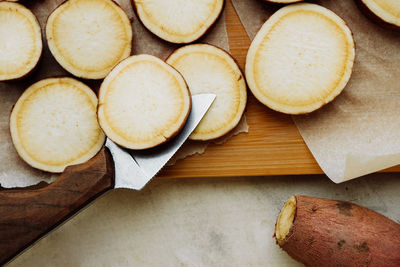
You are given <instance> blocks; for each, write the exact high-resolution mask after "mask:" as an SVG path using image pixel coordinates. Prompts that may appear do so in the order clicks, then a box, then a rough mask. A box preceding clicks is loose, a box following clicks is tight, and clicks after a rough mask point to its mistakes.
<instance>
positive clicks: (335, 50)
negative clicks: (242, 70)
mask: <svg viewBox="0 0 400 267" xmlns="http://www.w3.org/2000/svg"><path fill="white" fill-rule="evenodd" d="M354 57H355V48H354V41H353V37H352V34H351V32H350V30H349V28H348V27H347V26H346V24H345V22H344V21H343V20H342V19H341V18H339V17H338V16H337V15H336V14H334V13H333V12H332V11H330V10H328V9H326V8H324V7H322V6H319V5H315V4H293V5H289V6H286V7H283V8H281V9H280V10H278V11H277V12H276V13H275V14H273V15H272V16H271V17H270V18H269V19H268V20H267V21H266V22H265V24H264V25H263V26H262V28H261V30H260V31H259V32H258V33H257V35H256V37H255V38H254V40H253V42H252V44H251V46H250V49H249V51H248V54H247V58H246V79H247V82H248V85H249V88H250V90H251V91H252V92H253V94H254V95H255V97H256V98H257V99H258V100H259V101H260V102H262V103H263V104H264V105H266V106H268V107H270V108H272V109H274V110H276V111H280V112H283V113H288V114H302V113H309V112H312V111H314V110H316V109H318V108H320V107H321V106H323V105H325V104H326V103H328V102H330V101H332V100H333V99H334V98H335V97H336V96H337V95H339V94H340V92H341V91H342V90H343V88H344V87H345V86H346V84H347V82H348V81H349V79H350V76H351V72H352V68H353V62H354Z"/></svg>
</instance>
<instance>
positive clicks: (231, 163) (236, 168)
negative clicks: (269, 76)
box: [159, 0, 400, 178]
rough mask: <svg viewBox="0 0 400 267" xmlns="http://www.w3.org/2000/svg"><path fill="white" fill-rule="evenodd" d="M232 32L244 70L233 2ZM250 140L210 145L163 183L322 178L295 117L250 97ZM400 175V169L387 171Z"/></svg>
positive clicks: (244, 44) (242, 37)
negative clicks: (237, 178) (198, 179)
mask: <svg viewBox="0 0 400 267" xmlns="http://www.w3.org/2000/svg"><path fill="white" fill-rule="evenodd" d="M226 26H227V31H228V36H229V45H230V50H231V54H232V55H233V57H234V58H235V59H236V60H237V61H238V63H239V66H240V67H241V69H242V70H244V65H245V61H246V54H247V50H248V47H249V46H250V39H249V37H248V36H247V34H246V32H245V30H244V28H243V25H242V24H241V22H240V20H239V17H238V16H237V14H236V12H235V9H234V8H233V6H232V3H231V1H230V0H227V2H226ZM248 94H249V97H248V98H249V99H248V103H247V109H246V118H247V123H248V124H249V127H250V128H249V133H248V134H239V135H238V136H235V137H232V138H231V139H229V140H228V142H227V143H225V144H223V145H215V144H210V145H209V146H208V148H207V150H206V152H205V153H204V154H202V155H195V156H192V157H188V158H186V159H184V160H180V161H178V162H177V163H176V164H175V165H174V166H171V167H167V168H165V169H164V170H163V171H162V172H161V173H160V175H159V176H160V177H165V178H183V177H186V178H196V177H232V176H262V175H294V174H322V173H323V171H322V170H321V168H320V167H319V166H318V164H317V162H316V161H315V159H314V157H313V156H312V154H311V152H310V151H309V150H308V148H307V146H306V144H305V143H304V141H303V139H302V138H301V136H300V133H299V132H298V130H297V128H296V126H295V125H294V123H293V121H292V119H291V117H290V116H289V115H285V114H280V113H277V112H275V111H272V110H270V109H268V108H267V107H265V106H263V105H262V104H260V103H259V102H258V101H257V100H256V99H255V98H254V97H253V96H252V95H251V93H250V92H249V91H248ZM384 172H400V165H398V166H395V167H392V168H389V169H386V170H384Z"/></svg>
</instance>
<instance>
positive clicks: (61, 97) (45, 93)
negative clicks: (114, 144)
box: [10, 78, 105, 172]
mask: <svg viewBox="0 0 400 267" xmlns="http://www.w3.org/2000/svg"><path fill="white" fill-rule="evenodd" d="M96 109H97V97H96V95H95V94H94V93H93V91H92V90H91V89H90V88H89V87H87V86H86V85H85V84H83V83H81V82H79V81H77V80H74V79H72V78H49V79H45V80H41V81H39V82H37V83H35V84H33V85H32V86H30V87H29V88H28V89H27V90H26V91H25V92H24V93H23V94H22V95H21V97H20V98H19V99H18V101H17V103H16V104H15V106H14V108H13V110H12V112H11V118H10V130H11V137H12V141H13V143H14V146H15V148H16V150H17V152H18V154H19V155H20V156H21V158H22V159H23V160H25V161H26V162H27V163H28V164H29V165H31V166H32V167H35V168H38V169H40V170H44V171H49V172H62V171H63V170H64V169H65V167H67V166H69V165H74V164H79V163H83V162H86V161H87V160H89V159H90V158H92V157H93V156H94V155H95V154H96V153H97V152H98V151H99V150H100V148H101V147H102V145H103V143H104V140H105V137H104V134H103V132H102V131H101V129H100V126H99V124H98V122H97V116H96Z"/></svg>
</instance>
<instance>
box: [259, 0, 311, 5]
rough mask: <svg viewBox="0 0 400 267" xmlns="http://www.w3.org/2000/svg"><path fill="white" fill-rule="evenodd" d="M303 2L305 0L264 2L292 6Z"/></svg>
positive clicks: (268, 0) (270, 0)
mask: <svg viewBox="0 0 400 267" xmlns="http://www.w3.org/2000/svg"><path fill="white" fill-rule="evenodd" d="M301 1H304V0H264V2H267V3H276V4H291V3H297V2H301Z"/></svg>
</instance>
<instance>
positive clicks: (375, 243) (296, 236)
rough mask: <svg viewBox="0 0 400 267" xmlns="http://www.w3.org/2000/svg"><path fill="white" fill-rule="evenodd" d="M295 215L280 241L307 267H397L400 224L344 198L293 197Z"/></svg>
mask: <svg viewBox="0 0 400 267" xmlns="http://www.w3.org/2000/svg"><path fill="white" fill-rule="evenodd" d="M296 201H297V205H296V214H295V218H294V221H293V225H292V227H291V228H290V231H289V233H288V234H287V236H286V237H285V239H284V240H283V241H281V242H280V243H281V244H279V245H280V247H281V248H282V249H283V250H285V251H286V252H287V253H288V254H289V255H290V256H292V257H293V258H294V259H296V260H298V261H300V262H302V263H303V264H305V265H306V266H400V224H398V223H395V222H394V221H392V220H390V219H388V218H387V217H385V216H383V215H381V214H379V213H377V212H374V211H372V210H370V209H367V208H364V207H361V206H358V205H355V204H352V203H349V202H343V201H335V200H327V199H320V198H314V197H307V196H296Z"/></svg>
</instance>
